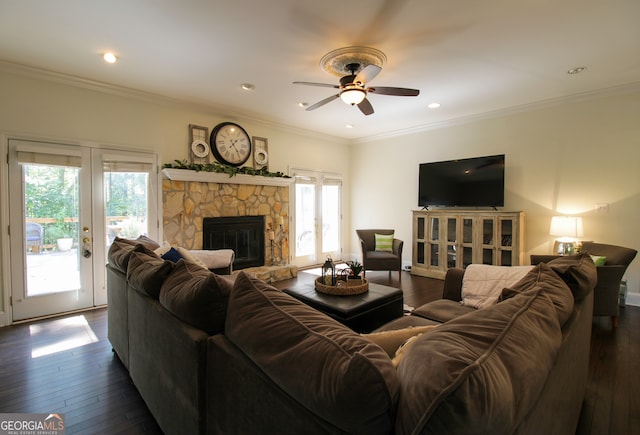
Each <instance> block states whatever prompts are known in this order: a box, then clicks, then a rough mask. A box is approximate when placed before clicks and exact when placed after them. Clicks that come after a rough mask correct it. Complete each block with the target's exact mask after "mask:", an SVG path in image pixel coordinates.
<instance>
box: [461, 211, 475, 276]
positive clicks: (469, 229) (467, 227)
mask: <svg viewBox="0 0 640 435" xmlns="http://www.w3.org/2000/svg"><path fill="white" fill-rule="evenodd" d="M473 226H474V225H473V218H468V217H465V218H462V243H461V244H460V246H459V248H458V250H459V251H460V252H459V258H460V261H462V264H459V265H458V267H463V268H466V267H467V266H468V265H470V264H471V263H473V231H474V228H473Z"/></svg>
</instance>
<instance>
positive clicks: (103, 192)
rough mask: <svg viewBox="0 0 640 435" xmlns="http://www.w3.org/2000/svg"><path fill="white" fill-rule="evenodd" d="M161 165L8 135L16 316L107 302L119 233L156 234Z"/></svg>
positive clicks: (139, 156)
mask: <svg viewBox="0 0 640 435" xmlns="http://www.w3.org/2000/svg"><path fill="white" fill-rule="evenodd" d="M156 168H157V163H156V157H155V155H152V154H145V153H128V152H120V151H111V150H103V149H91V148H88V147H82V146H71V145H62V144H52V143H42V142H35V141H21V140H13V139H12V140H9V206H10V207H9V208H10V211H9V225H10V253H11V255H10V265H9V267H10V270H11V306H12V319H13V320H14V321H16V320H23V319H28V318H33V317H41V316H46V315H51V314H57V313H62V312H67V311H73V310H79V309H84V308H89V307H92V306H97V305H103V304H106V302H107V295H106V285H105V271H104V265H105V264H106V253H107V250H108V247H109V245H110V242H111V241H112V240H113V238H114V237H115V235H120V236H123V237H132V238H135V237H137V236H138V235H140V234H145V235H149V236H150V237H154V238H157V235H158V233H157V232H158V225H157V204H158V201H157V186H158V179H157V169H156Z"/></svg>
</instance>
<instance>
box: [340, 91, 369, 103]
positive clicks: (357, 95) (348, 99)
mask: <svg viewBox="0 0 640 435" xmlns="http://www.w3.org/2000/svg"><path fill="white" fill-rule="evenodd" d="M364 97H365V93H364V91H363V90H362V89H345V90H344V91H342V92H341V93H340V98H341V99H342V101H344V102H345V103H347V104H349V105H351V106H354V105H356V104H360V103H361V102H362V100H364Z"/></svg>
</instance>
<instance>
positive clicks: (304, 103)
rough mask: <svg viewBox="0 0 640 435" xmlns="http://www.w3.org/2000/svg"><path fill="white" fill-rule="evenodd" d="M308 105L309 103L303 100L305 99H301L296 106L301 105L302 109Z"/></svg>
mask: <svg viewBox="0 0 640 435" xmlns="http://www.w3.org/2000/svg"><path fill="white" fill-rule="evenodd" d="M308 105H309V103H307V102H305V101H302V102H300V103H298V106H300V107H302V108H303V109H304V108H305V107H307V106H308Z"/></svg>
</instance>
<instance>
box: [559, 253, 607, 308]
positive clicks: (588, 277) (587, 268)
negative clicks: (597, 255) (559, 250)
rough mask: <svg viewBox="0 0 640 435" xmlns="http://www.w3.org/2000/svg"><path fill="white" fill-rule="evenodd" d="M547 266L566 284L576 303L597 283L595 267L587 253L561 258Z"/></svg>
mask: <svg viewBox="0 0 640 435" xmlns="http://www.w3.org/2000/svg"><path fill="white" fill-rule="evenodd" d="M547 264H548V265H549V267H551V268H552V269H553V270H554V271H555V272H556V273H557V274H558V275H560V278H562V279H563V280H564V282H566V283H567V285H568V286H569V288H570V289H571V292H572V293H573V297H574V298H575V299H576V300H577V301H579V300H581V299H582V298H584V297H585V296H586V295H587V294H588V293H589V292H590V291H591V290H593V289H594V287H595V286H596V283H597V282H598V274H597V271H596V265H595V264H593V260H591V256H590V255H589V254H587V253H583V254H578V255H565V256H561V257H558V258H556V259H554V260H551V261H550V262H549V263H547Z"/></svg>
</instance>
